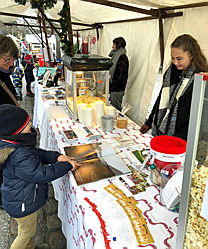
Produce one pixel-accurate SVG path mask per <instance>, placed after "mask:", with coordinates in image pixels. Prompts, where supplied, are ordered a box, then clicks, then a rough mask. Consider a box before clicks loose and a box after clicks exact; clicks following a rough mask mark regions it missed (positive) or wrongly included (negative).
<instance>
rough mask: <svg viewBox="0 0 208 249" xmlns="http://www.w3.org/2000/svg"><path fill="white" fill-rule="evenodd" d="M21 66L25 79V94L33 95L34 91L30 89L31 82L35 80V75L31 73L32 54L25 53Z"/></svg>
mask: <svg viewBox="0 0 208 249" xmlns="http://www.w3.org/2000/svg"><path fill="white" fill-rule="evenodd" d="M22 66H23V68H24V73H25V80H26V90H27V96H29V97H34V93H32V91H31V83H32V82H33V81H35V77H34V74H33V69H34V68H35V67H34V66H33V63H32V55H30V54H27V55H25V56H24V60H23V61H22Z"/></svg>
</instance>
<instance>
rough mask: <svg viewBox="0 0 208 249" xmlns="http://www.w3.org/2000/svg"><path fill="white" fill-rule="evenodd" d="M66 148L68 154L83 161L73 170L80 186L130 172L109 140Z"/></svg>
mask: <svg viewBox="0 0 208 249" xmlns="http://www.w3.org/2000/svg"><path fill="white" fill-rule="evenodd" d="M64 150H65V153H66V155H68V156H71V157H74V158H75V160H76V161H78V162H80V163H81V165H80V166H78V168H77V169H75V170H74V171H73V175H74V178H75V180H76V183H77V185H78V186H79V185H83V184H86V183H91V182H95V181H98V180H101V179H106V178H111V177H114V176H118V175H122V174H127V173H130V169H129V168H128V167H127V165H126V164H125V162H124V161H123V160H122V159H121V158H120V157H119V155H117V154H116V153H115V150H114V149H113V147H111V145H110V144H108V143H107V142H101V143H91V144H84V145H76V146H70V147H65V148H64Z"/></svg>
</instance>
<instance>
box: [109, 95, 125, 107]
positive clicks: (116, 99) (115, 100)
mask: <svg viewBox="0 0 208 249" xmlns="http://www.w3.org/2000/svg"><path fill="white" fill-rule="evenodd" d="M123 96H124V91H120V92H111V93H110V102H111V105H112V106H114V107H115V108H116V109H117V110H119V111H121V109H122V107H121V104H122V99H123Z"/></svg>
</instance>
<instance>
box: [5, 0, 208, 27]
mask: <svg viewBox="0 0 208 249" xmlns="http://www.w3.org/2000/svg"><path fill="white" fill-rule="evenodd" d="M91 1H92V2H94V3H92V2H91ZM69 2H70V9H71V17H72V21H74V22H81V23H88V24H91V23H97V22H99V23H102V22H109V21H116V20H126V19H132V18H140V17H145V16H147V15H145V14H141V13H138V12H133V11H128V10H124V9H118V8H113V7H109V6H105V5H103V4H110V3H116V4H122V5H125V6H133V7H135V8H143V9H146V10H149V9H151V8H162V7H175V6H182V5H187V4H188V5H189V4H199V3H201V2H202V3H208V2H203V1H199V0H198V1H197V0H176V1H175V0H165V1H163V0H157V1H155V0H125V1H121V0H113V1H107V0H94V1H93V0H70V1H69ZM95 2H98V3H100V4H96V3H95ZM155 2H157V3H155ZM101 3H102V4H101ZM62 6H63V0H58V1H57V4H56V5H55V6H54V8H52V9H49V10H46V14H47V16H48V17H49V18H53V19H59V15H58V13H59V12H60V10H61V9H62ZM0 12H6V13H13V14H23V15H28V16H37V14H36V12H37V10H31V6H30V3H29V2H27V4H26V5H25V6H23V5H19V4H17V3H15V2H14V0H2V1H0ZM16 19H17V18H15V17H11V16H4V15H0V21H2V22H13V21H15V20H16Z"/></svg>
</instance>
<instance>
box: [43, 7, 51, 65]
mask: <svg viewBox="0 0 208 249" xmlns="http://www.w3.org/2000/svg"><path fill="white" fill-rule="evenodd" d="M42 12H43V10H41V14H42ZM42 23H43V32H44V34H45V42H46V47H47V52H48V60H49V66H50V65H51V53H50V48H49V43H48V37H47V30H46V24H45V18H44V16H43V14H42Z"/></svg>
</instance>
